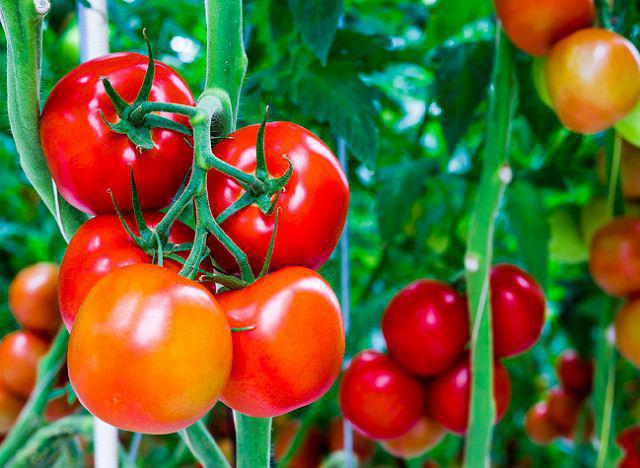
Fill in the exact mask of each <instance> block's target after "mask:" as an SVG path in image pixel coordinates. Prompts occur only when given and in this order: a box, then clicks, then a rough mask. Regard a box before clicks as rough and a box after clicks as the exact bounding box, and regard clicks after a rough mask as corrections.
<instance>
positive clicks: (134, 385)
mask: <svg viewBox="0 0 640 468" xmlns="http://www.w3.org/2000/svg"><path fill="white" fill-rule="evenodd" d="M231 353H232V350H231V332H230V329H229V324H228V323H227V320H226V319H225V316H224V312H223V311H222V309H221V308H220V306H219V305H218V303H217V302H216V300H215V299H214V298H213V296H212V295H211V294H210V293H209V292H208V291H207V290H206V289H205V288H204V287H202V286H201V285H199V284H197V283H195V282H193V281H191V280H188V279H186V278H183V277H181V276H178V275H177V274H176V273H174V272H172V271H169V270H167V269H165V268H162V267H159V266H157V265H147V264H138V265H129V266H126V267H123V268H120V269H118V270H115V271H113V272H111V273H109V274H108V275H107V276H105V277H104V278H102V279H101V280H100V281H98V283H96V285H95V286H94V287H93V288H92V289H91V291H90V292H89V295H88V296H87V298H86V299H85V301H84V303H83V304H82V307H81V308H80V312H79V313H78V316H77V317H76V320H75V323H74V326H73V329H72V330H71V338H70V339H69V351H68V366H69V379H70V381H71V384H72V385H73V388H74V390H75V391H76V394H77V395H78V399H79V400H80V402H81V403H82V404H83V405H84V407H85V408H87V409H88V410H89V411H90V412H91V413H92V414H94V415H95V416H97V417H98V418H100V419H102V420H103V421H105V422H107V423H109V424H111V425H113V426H116V427H119V428H121V429H123V430H127V431H136V432H143V433H148V434H165V433H169V432H176V431H178V430H180V429H184V428H185V427H187V426H189V425H190V424H193V423H194V422H196V421H197V420H198V419H200V418H201V417H202V416H204V415H205V414H206V413H207V412H208V411H209V410H210V409H211V408H212V407H213V405H214V404H215V403H216V401H217V400H218V397H219V396H220V392H221V391H222V388H223V387H224V385H225V383H226V382H227V378H228V376H229V371H230V369H231Z"/></svg>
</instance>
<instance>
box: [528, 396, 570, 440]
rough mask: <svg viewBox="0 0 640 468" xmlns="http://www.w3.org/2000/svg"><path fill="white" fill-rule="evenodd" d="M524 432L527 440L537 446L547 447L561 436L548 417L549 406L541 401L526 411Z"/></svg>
mask: <svg viewBox="0 0 640 468" xmlns="http://www.w3.org/2000/svg"><path fill="white" fill-rule="evenodd" d="M524 430H525V432H526V433H527V436H528V437H529V439H531V441H532V442H534V443H535V444H538V445H549V444H550V443H552V442H553V441H554V440H556V439H557V438H558V437H560V435H561V434H560V429H558V428H557V427H556V426H555V425H554V424H553V422H552V421H551V418H550V417H549V406H548V405H547V402H545V401H541V402H540V403H538V404H536V405H535V406H534V407H532V408H531V409H530V410H529V411H527V415H526V416H525V419H524Z"/></svg>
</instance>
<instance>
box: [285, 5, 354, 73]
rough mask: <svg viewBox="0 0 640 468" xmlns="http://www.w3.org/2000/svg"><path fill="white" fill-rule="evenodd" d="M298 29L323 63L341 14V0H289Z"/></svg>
mask: <svg viewBox="0 0 640 468" xmlns="http://www.w3.org/2000/svg"><path fill="white" fill-rule="evenodd" d="M289 7H290V8H291V13H292V14H293V18H294V20H295V23H296V27H297V29H298V31H300V33H301V34H302V37H303V38H304V40H305V42H306V43H307V45H308V46H309V47H310V48H311V50H313V53H314V54H316V55H317V56H318V58H319V59H320V61H321V62H322V63H323V64H324V63H325V62H326V60H327V54H328V53H329V49H330V48H331V43H332V42H333V37H334V36H335V33H336V29H337V28H338V21H339V19H340V15H341V14H342V0H289Z"/></svg>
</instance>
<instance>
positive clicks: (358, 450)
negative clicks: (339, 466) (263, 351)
mask: <svg viewBox="0 0 640 468" xmlns="http://www.w3.org/2000/svg"><path fill="white" fill-rule="evenodd" d="M352 432H353V453H355V454H356V456H357V457H358V462H359V463H360V464H362V465H366V464H367V463H369V462H370V461H371V459H372V458H373V452H374V451H375V449H376V444H375V442H374V441H373V440H371V439H369V438H367V437H365V436H363V435H362V434H360V433H359V432H358V431H352ZM343 450H344V421H343V419H342V418H335V419H333V420H332V421H331V424H329V452H340V451H343Z"/></svg>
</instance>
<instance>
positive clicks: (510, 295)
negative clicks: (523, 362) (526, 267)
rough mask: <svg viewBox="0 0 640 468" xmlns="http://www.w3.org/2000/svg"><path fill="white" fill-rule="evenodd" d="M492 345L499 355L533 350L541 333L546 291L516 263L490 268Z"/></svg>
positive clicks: (507, 355)
mask: <svg viewBox="0 0 640 468" xmlns="http://www.w3.org/2000/svg"><path fill="white" fill-rule="evenodd" d="M491 309H492V320H493V342H494V344H493V346H494V352H495V355H496V356H497V357H510V356H515V355H517V354H520V353H523V352H524V351H527V350H528V349H530V348H531V347H532V346H533V345H534V344H535V343H536V341H538V338H540V333H541V332H542V326H543V325H544V314H545V299H544V292H543V291H542V288H540V285H539V284H538V283H537V282H536V280H535V279H534V278H533V277H532V276H531V275H529V274H528V273H527V272H526V271H523V270H521V269H520V268H518V267H517V266H515V265H496V266H494V267H493V270H492V271H491Z"/></svg>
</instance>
